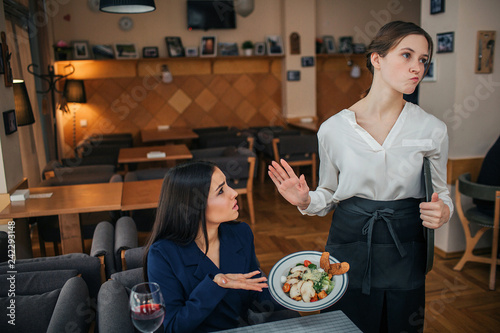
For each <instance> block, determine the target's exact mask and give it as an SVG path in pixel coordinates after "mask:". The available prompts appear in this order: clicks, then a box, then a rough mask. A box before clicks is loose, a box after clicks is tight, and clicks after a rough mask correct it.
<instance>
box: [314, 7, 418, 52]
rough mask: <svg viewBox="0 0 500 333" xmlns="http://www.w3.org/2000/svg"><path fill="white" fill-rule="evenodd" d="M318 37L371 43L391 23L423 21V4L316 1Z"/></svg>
mask: <svg viewBox="0 0 500 333" xmlns="http://www.w3.org/2000/svg"><path fill="white" fill-rule="evenodd" d="M316 17H317V20H316V35H317V36H324V35H333V36H334V38H335V39H336V40H337V41H338V38H339V37H342V36H353V41H354V42H355V43H364V44H369V43H370V41H371V39H372V38H373V37H374V36H375V34H376V33H377V31H378V30H379V29H380V27H382V25H384V24H385V23H387V22H389V21H395V20H401V21H409V22H414V23H417V24H418V23H419V22H420V1H415V0H370V1H367V0H316Z"/></svg>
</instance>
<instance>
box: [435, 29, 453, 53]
mask: <svg viewBox="0 0 500 333" xmlns="http://www.w3.org/2000/svg"><path fill="white" fill-rule="evenodd" d="M454 43H455V33H454V32H443V33H441V34H437V50H436V53H450V52H453V45H454Z"/></svg>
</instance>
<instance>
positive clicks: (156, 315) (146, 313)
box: [130, 304, 165, 332]
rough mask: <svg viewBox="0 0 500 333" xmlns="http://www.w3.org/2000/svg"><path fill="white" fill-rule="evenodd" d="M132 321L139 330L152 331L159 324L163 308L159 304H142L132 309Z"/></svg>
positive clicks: (161, 320) (162, 316) (163, 313)
mask: <svg viewBox="0 0 500 333" xmlns="http://www.w3.org/2000/svg"><path fill="white" fill-rule="evenodd" d="M130 317H131V318H132V323H133V324H134V326H135V327H136V328H137V329H138V330H139V331H141V332H154V331H155V330H157V329H158V327H160V326H161V324H162V322H163V318H164V317H165V308H164V307H163V306H162V305H160V304H143V305H140V306H137V307H135V308H133V309H132V312H131V315H130Z"/></svg>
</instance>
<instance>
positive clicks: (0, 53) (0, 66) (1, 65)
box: [0, 43, 5, 74]
mask: <svg viewBox="0 0 500 333" xmlns="http://www.w3.org/2000/svg"><path fill="white" fill-rule="evenodd" d="M4 66H5V65H4V63H3V51H2V43H0V74H4V73H5V68H4Z"/></svg>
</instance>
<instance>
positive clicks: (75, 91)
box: [63, 80, 87, 103]
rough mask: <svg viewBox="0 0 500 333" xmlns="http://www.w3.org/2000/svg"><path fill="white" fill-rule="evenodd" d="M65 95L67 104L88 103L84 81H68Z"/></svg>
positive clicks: (65, 84)
mask: <svg viewBox="0 0 500 333" xmlns="http://www.w3.org/2000/svg"><path fill="white" fill-rule="evenodd" d="M63 95H64V97H65V98H66V102H69V103H87V96H86V95H85V84H84V83H83V80H66V82H65V83H64V93H63Z"/></svg>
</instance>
